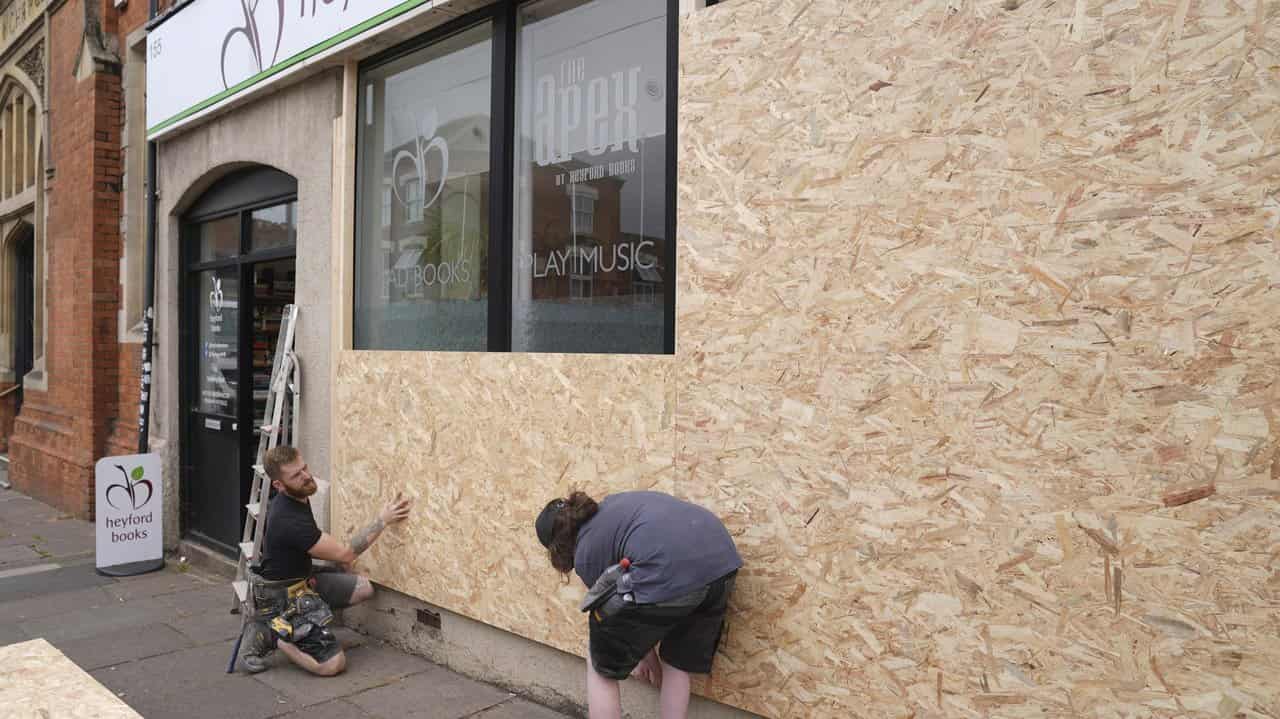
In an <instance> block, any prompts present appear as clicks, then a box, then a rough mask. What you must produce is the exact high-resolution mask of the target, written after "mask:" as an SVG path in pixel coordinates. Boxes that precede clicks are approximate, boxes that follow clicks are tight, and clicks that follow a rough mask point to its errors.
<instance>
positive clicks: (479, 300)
mask: <svg viewBox="0 0 1280 719" xmlns="http://www.w3.org/2000/svg"><path fill="white" fill-rule="evenodd" d="M674 7H675V3H674V2H669V0H534V1H532V2H521V3H515V2H504V3H499V4H497V5H494V6H491V7H490V8H488V9H486V10H483V11H480V13H479V14H478V15H475V16H473V19H471V20H470V22H468V19H463V20H460V21H458V23H457V24H455V25H453V26H450V27H447V28H444V29H442V30H440V31H439V32H438V33H437V34H436V35H435V36H433V37H427V38H423V39H421V40H419V41H416V44H417V45H418V46H419V47H418V49H412V50H403V49H397V50H393V51H390V52H389V53H388V54H387V56H386V59H382V58H379V59H375V60H373V61H371V62H370V63H368V64H367V65H366V66H365V67H364V68H362V72H361V77H360V87H361V93H362V95H361V96H362V102H361V103H360V105H361V107H360V122H359V137H358V143H359V151H358V156H359V157H360V158H361V160H360V167H359V170H358V172H359V177H358V179H357V184H358V188H359V189H358V197H357V232H356V253H355V255H356V273H355V274H356V287H355V294H356V297H355V313H354V344H355V347H356V348H357V349H421V350H468V351H483V350H496V351H504V350H514V351H531V352H592V353H642V354H662V353H666V352H671V351H672V349H673V348H672V345H673V343H674V340H673V337H674V332H673V330H672V327H671V322H672V319H671V318H672V317H673V316H674V312H673V309H674V288H673V287H672V286H671V281H672V273H671V267H670V265H671V262H672V258H673V257H674V247H673V245H672V237H671V236H670V235H671V231H672V230H671V227H672V222H671V213H672V211H673V207H672V203H671V201H670V197H671V195H672V192H671V190H672V179H673V177H674V167H673V157H672V155H673V153H672V152H671V147H670V145H669V142H670V138H669V137H668V125H669V123H670V121H671V120H670V105H669V102H670V98H668V93H669V89H670V88H671V87H673V83H672V79H673V77H674V65H673V63H672V62H671V60H670V58H669V57H668V53H667V39H668V36H669V33H670V32H671V31H672V30H673V28H672V23H673V22H674V19H673V17H672V14H671V13H672V9H673V8H674ZM508 48H510V49H512V50H514V58H510V56H509V53H510V51H511V50H509V49H508ZM495 103H501V104H500V105H498V106H497V107H495V106H494V104H495ZM495 118H496V119H498V120H502V122H495V121H494V120H495ZM491 127H492V128H493V129H494V131H495V132H496V133H497V135H496V136H491V133H490V129H491ZM504 127H505V128H509V129H503V128H504ZM507 153H509V154H507ZM504 158H509V159H504ZM512 161H513V162H512ZM508 163H509V164H508ZM388 204H389V205H390V207H388ZM491 227H493V228H496V229H495V236H491V235H490V228H491Z"/></svg>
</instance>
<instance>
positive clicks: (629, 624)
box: [588, 572, 737, 679]
mask: <svg viewBox="0 0 1280 719" xmlns="http://www.w3.org/2000/svg"><path fill="white" fill-rule="evenodd" d="M736 576H737V572H734V573H732V574H729V575H727V576H725V577H721V578H720V579H717V580H716V581H714V582H712V583H711V584H709V585H707V586H706V588H705V589H699V590H698V592H697V594H704V598H703V599H702V601H701V602H700V603H697V604H692V603H689V602H681V601H680V600H677V601H674V602H668V603H662V604H634V605H628V606H624V607H623V608H622V609H621V610H620V611H619V612H617V613H616V614H614V615H612V616H608V617H601V616H598V612H594V611H593V612H591V614H590V618H589V619H588V625H589V629H590V634H591V648H590V651H591V665H592V667H593V668H594V669H595V671H596V673H597V674H599V675H600V676H603V677H606V678H608V679H626V678H627V677H629V676H631V672H632V670H634V669H635V668H636V665H638V664H639V663H640V661H641V660H642V659H644V657H645V655H646V654H648V653H649V650H651V649H653V648H654V646H658V656H659V657H660V658H661V659H662V661H664V662H666V663H667V664H669V665H671V666H673V667H675V668H676V669H680V670H682V671H685V672H689V673H690V674H710V673H711V663H712V660H714V659H715V655H716V649H717V648H718V647H719V646H720V636H721V634H722V633H723V630H724V617H725V612H726V611H727V610H728V608H729V595H730V594H731V593H732V592H733V584H734V579H735V578H736Z"/></svg>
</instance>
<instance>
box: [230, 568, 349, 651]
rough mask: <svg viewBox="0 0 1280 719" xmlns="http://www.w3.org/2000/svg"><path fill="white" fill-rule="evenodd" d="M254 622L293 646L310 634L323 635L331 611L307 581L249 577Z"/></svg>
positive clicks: (254, 575) (253, 575) (251, 575)
mask: <svg viewBox="0 0 1280 719" xmlns="http://www.w3.org/2000/svg"><path fill="white" fill-rule="evenodd" d="M249 578H250V585H251V587H252V591H253V603H254V615H255V616H254V619H255V620H256V621H259V622H263V623H264V624H267V625H268V626H269V627H270V628H271V631H272V632H273V633H274V634H275V635H276V636H277V637H279V638H280V639H283V640H284V641H286V642H290V643H293V644H297V643H298V642H300V641H302V640H304V639H306V638H307V637H308V636H310V635H311V634H312V633H327V629H326V627H328V626H329V624H331V623H332V622H333V610H331V609H330V608H329V605H328V604H327V603H326V602H325V601H324V598H323V597H321V596H320V595H319V594H317V593H316V590H314V589H312V588H311V584H310V582H309V580H308V579H282V580H269V579H264V578H262V577H261V576H259V575H257V574H256V573H250V575H249Z"/></svg>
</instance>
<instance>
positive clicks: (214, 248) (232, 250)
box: [196, 214, 240, 262]
mask: <svg viewBox="0 0 1280 719" xmlns="http://www.w3.org/2000/svg"><path fill="white" fill-rule="evenodd" d="M196 241H197V243H198V248H197V253H198V255H199V260H197V261H198V262H209V261H210V260H225V259H227V258H228V257H235V256H236V255H239V254H240V215H238V214H237V215H231V216H230V217H224V218H222V219H220V220H213V221H211V222H204V223H201V225H200V234H199V236H198V237H197V238H196Z"/></svg>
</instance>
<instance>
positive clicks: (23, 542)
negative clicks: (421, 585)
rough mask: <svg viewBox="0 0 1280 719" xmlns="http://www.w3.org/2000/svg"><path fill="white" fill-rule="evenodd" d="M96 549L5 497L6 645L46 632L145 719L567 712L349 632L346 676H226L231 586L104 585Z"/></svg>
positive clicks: (189, 578) (64, 522)
mask: <svg viewBox="0 0 1280 719" xmlns="http://www.w3.org/2000/svg"><path fill="white" fill-rule="evenodd" d="M93 541H94V533H93V527H92V525H91V524H89V523H88V522H83V521H80V520H76V519H74V518H71V517H69V516H67V515H65V514H62V513H60V512H58V511H56V510H54V509H53V508H51V507H48V506H46V505H44V504H41V503H40V502H37V501H35V500H32V499H30V498H28V497H26V496H24V495H22V494H20V493H18V492H16V491H14V490H6V489H0V646H7V645H9V644H15V643H18V642H23V641H27V640H30V639H35V638H44V639H45V640H47V641H48V642H49V643H51V644H53V645H54V646H55V647H57V648H58V650H59V651H61V652H62V653H63V654H64V655H66V657H67V658H68V659H70V660H71V661H72V662H74V663H75V664H76V665H77V666H79V667H80V668H82V669H84V670H85V671H87V672H89V674H90V675H91V676H92V677H93V678H94V679H96V680H97V681H98V682H99V683H101V684H102V685H103V686H105V687H107V688H108V689H109V690H110V691H112V692H113V693H114V694H116V696H118V697H120V699H121V700H122V701H124V702H125V703H127V704H129V705H130V706H131V707H133V708H134V710H135V711H137V712H138V713H139V714H141V715H142V716H144V717H146V718H147V719H166V718H167V717H173V718H174V719H222V718H223V717H225V718H227V719H233V718H234V719H274V718H283V717H296V718H298V719H302V718H304V717H305V719H330V718H333V719H337V718H339V717H341V719H352V718H356V719H359V718H361V717H368V718H369V719H393V718H394V719H400V718H401V717H430V718H431V719H470V718H472V717H475V718H483V719H563V717H565V716H566V715H564V714H561V713H559V712H555V711H552V710H551V709H548V708H545V707H542V706H539V705H537V704H534V703H532V702H529V701H527V700H525V699H523V698H521V697H519V696H516V695H514V694H511V693H508V692H507V691H506V690H503V689H499V688H497V687H493V686H490V685H488V684H483V683H480V682H476V681H473V680H471V679H468V678H466V677H463V676H461V675H458V674H454V673H453V672H450V671H448V670H447V669H445V668H443V667H440V666H438V665H435V664H432V663H431V662H428V661H427V660H425V659H422V658H421V657H417V656H413V655H410V654H406V653H404V652H401V651H400V650H398V649H395V648H393V647H390V646H388V645H386V644H384V643H382V642H380V641H378V640H376V639H372V638H369V637H365V636H363V635H360V634H358V633H356V632H353V631H351V630H349V629H345V628H341V627H339V628H338V630H337V633H338V636H339V638H340V639H341V640H342V643H343V646H344V647H345V648H346V651H347V655H348V669H347V671H346V672H344V673H343V674H342V675H340V676H338V677H334V678H329V679H325V678H319V677H313V676H311V675H309V674H307V673H305V672H303V671H301V670H299V669H297V668H296V667H294V666H293V665H291V664H290V663H289V662H288V661H287V660H286V659H285V658H284V656H283V655H282V654H280V653H279V652H277V653H276V654H275V655H274V656H273V657H272V664H273V666H272V668H271V669H270V670H268V671H266V672H263V673H261V674H256V675H252V676H250V675H245V674H239V673H237V674H227V673H226V667H227V661H228V659H229V658H230V655H231V647H232V643H233V641H234V640H235V638H236V637H237V636H239V634H240V618H239V617H238V616H235V615H232V614H231V613H230V611H229V610H230V608H231V590H230V587H229V586H228V585H227V583H226V582H225V581H224V580H222V579H219V578H216V577H212V576H207V575H203V574H201V573H200V572H198V571H196V570H193V569H190V568H188V567H186V566H185V565H177V564H174V563H170V564H169V566H167V567H166V568H165V569H164V570H162V571H160V572H153V573H151V574H145V575H141V576H137V577H119V578H116V577H104V576H102V575H99V574H98V573H97V572H96V571H95V570H94V567H93ZM3 672H4V669H3V667H0V680H3Z"/></svg>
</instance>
